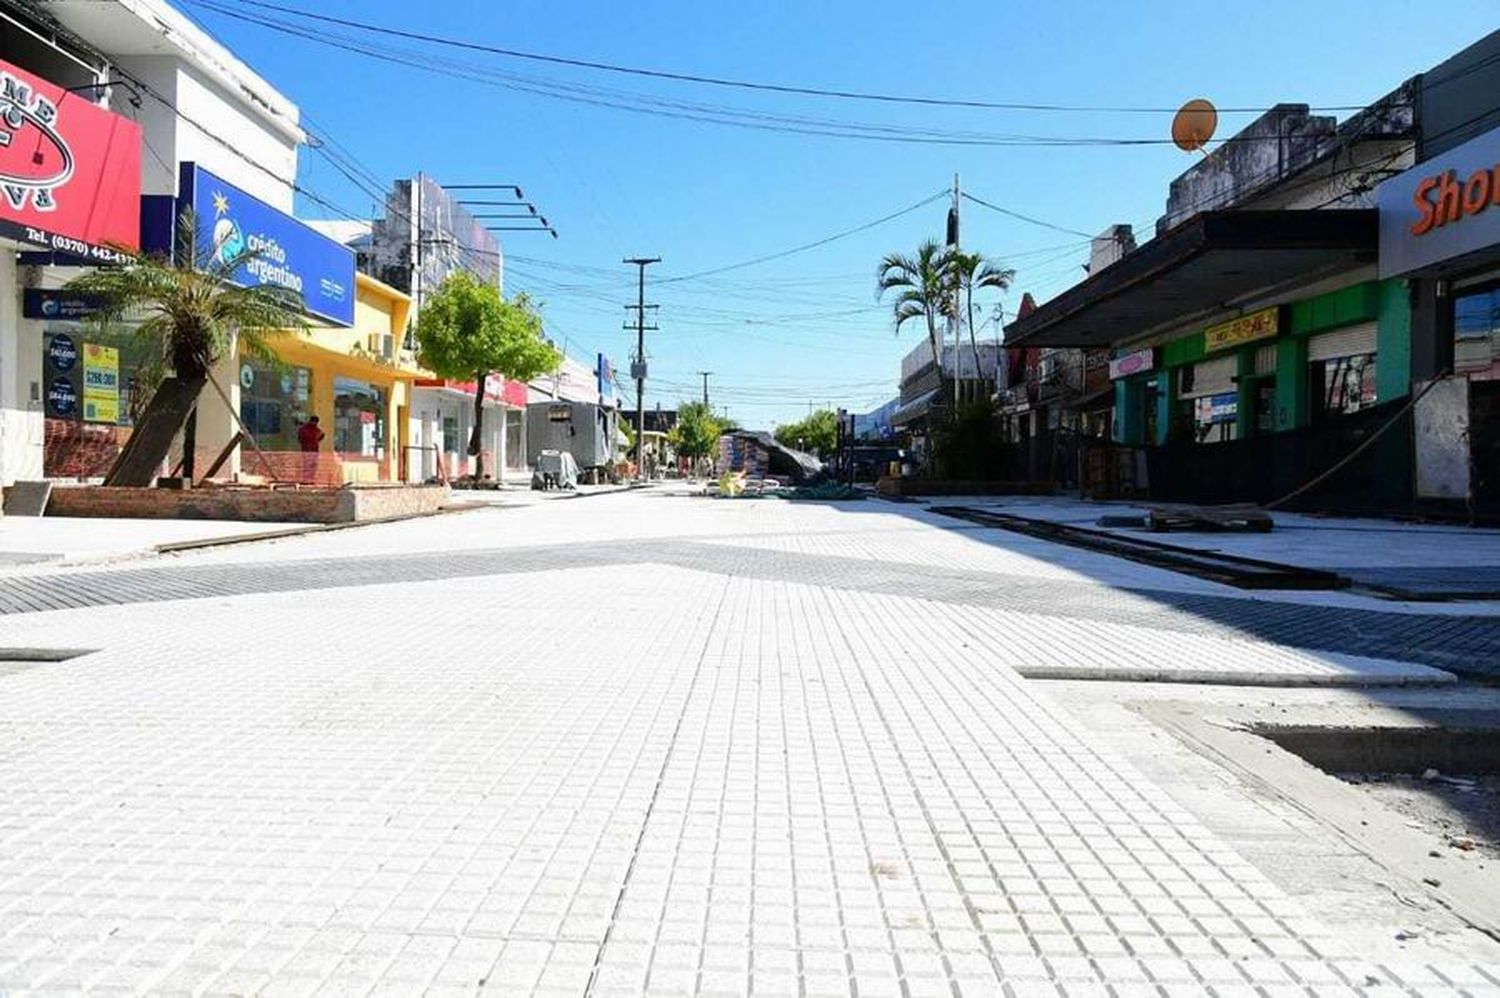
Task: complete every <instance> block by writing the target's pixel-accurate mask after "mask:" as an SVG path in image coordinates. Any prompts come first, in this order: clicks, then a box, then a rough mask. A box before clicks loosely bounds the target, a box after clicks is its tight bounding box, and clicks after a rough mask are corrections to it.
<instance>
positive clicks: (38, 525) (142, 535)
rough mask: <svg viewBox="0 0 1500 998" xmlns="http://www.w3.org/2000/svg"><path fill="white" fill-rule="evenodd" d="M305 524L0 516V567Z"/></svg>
mask: <svg viewBox="0 0 1500 998" xmlns="http://www.w3.org/2000/svg"><path fill="white" fill-rule="evenodd" d="M305 526H307V524H305V523H244V522H238V521H233V520H126V519H96V518H85V517H60V516H55V517H48V516H6V517H0V571H4V570H5V569H7V568H13V567H16V566H20V565H35V564H42V563H54V564H81V563H88V562H98V561H107V560H110V559H114V558H123V557H129V556H132V555H144V554H150V553H151V552H153V551H154V550H155V549H156V546H157V545H159V544H175V543H180V542H182V541H200V540H209V539H223V538H229V537H243V536H246V535H250V534H262V533H266V532H268V531H275V530H291V529H295V528H297V527H305Z"/></svg>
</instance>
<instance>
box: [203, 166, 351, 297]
mask: <svg viewBox="0 0 1500 998" xmlns="http://www.w3.org/2000/svg"><path fill="white" fill-rule="evenodd" d="M178 190H179V195H178V199H179V202H180V204H179V208H182V207H191V208H192V209H193V215H194V217H195V218H196V219H197V225H198V235H197V243H198V246H199V252H200V253H212V254H213V257H214V259H215V260H216V261H218V262H219V263H229V262H230V261H232V260H234V259H235V258H236V257H238V256H241V255H243V254H245V253H247V252H248V253H251V254H253V255H252V256H250V257H249V259H247V260H245V261H244V262H242V263H241V264H240V265H239V266H237V267H236V268H235V269H234V272H233V273H232V274H231V280H233V281H234V282H235V283H236V284H240V285H242V286H244V287H254V286H255V285H261V284H271V285H275V286H277V287H283V288H286V289H288V290H289V291H293V292H296V293H297V294H298V295H300V296H301V297H302V301H303V307H304V308H305V309H306V311H307V313H308V314H309V315H313V316H316V317H318V318H320V319H326V320H328V321H329V322H332V323H334V324H335V325H340V326H352V325H354V251H353V250H351V249H349V247H347V246H345V245H343V244H342V243H340V242H338V241H336V240H333V239H330V238H328V237H327V236H325V235H323V234H322V233H321V232H318V231H317V230H316V229H314V228H312V227H311V226H310V225H307V224H306V223H305V222H300V221H298V220H297V219H295V218H293V217H292V216H291V215H288V214H287V213H286V212H284V211H279V210H278V209H276V208H273V207H271V206H270V205H268V204H266V203H265V202H264V201H262V200H260V199H259V198H256V197H254V196H252V195H250V194H247V193H245V192H244V191H242V190H240V189H239V188H238V187H236V186H234V185H233V184H231V183H229V182H228V181H227V180H224V179H223V178H222V177H218V176H216V175H214V174H212V173H210V172H209V171H207V170H205V169H203V167H201V166H198V165H197V164H195V163H183V164H182V177H181V182H180V186H179V188H178Z"/></svg>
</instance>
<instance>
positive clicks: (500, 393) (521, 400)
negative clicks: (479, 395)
mask: <svg viewBox="0 0 1500 998" xmlns="http://www.w3.org/2000/svg"><path fill="white" fill-rule="evenodd" d="M416 385H417V387H418V388H446V389H448V390H449V391H455V392H462V393H463V394H465V395H473V394H474V382H472V381H453V380H451V379H448V378H418V379H417V381H416ZM484 397H485V398H487V399H490V400H491V401H494V402H504V403H505V404H506V405H513V406H518V407H519V406H524V405H525V404H526V384H525V382H522V381H511V380H510V379H509V378H502V377H500V376H498V375H494V374H492V375H490V376H489V377H488V378H485V379H484Z"/></svg>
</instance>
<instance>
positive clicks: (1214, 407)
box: [1193, 392, 1239, 423]
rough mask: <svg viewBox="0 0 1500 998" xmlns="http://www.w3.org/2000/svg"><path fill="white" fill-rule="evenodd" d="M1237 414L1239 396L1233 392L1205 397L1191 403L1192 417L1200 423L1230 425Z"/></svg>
mask: <svg viewBox="0 0 1500 998" xmlns="http://www.w3.org/2000/svg"><path fill="white" fill-rule="evenodd" d="M1238 414H1239V396H1238V395H1236V394H1235V393H1234V392H1227V393H1225V394H1223V395H1206V396H1204V397H1203V398H1200V399H1195V400H1194V401H1193V417H1194V418H1195V419H1196V420H1197V421H1198V422H1200V423H1231V422H1233V421H1234V420H1235V418H1236V417H1237V416H1238Z"/></svg>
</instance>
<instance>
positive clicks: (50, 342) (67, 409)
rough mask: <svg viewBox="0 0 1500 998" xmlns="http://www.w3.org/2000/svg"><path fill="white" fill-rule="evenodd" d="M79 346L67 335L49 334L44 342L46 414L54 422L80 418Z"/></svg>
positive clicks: (43, 371) (44, 410)
mask: <svg viewBox="0 0 1500 998" xmlns="http://www.w3.org/2000/svg"><path fill="white" fill-rule="evenodd" d="M78 355H79V349H78V342H77V341H76V340H74V339H73V337H71V336H69V335H68V334H67V333H47V334H46V335H45V338H44V339H43V341H42V380H43V382H44V384H45V385H46V395H45V396H44V397H43V410H42V411H43V413H44V414H45V415H46V416H47V417H49V418H52V419H77V418H78V375H79V370H78Z"/></svg>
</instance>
